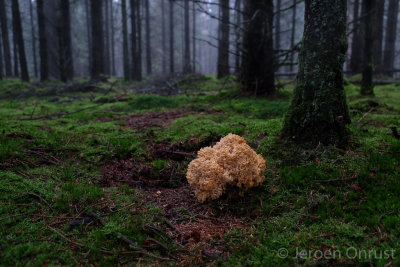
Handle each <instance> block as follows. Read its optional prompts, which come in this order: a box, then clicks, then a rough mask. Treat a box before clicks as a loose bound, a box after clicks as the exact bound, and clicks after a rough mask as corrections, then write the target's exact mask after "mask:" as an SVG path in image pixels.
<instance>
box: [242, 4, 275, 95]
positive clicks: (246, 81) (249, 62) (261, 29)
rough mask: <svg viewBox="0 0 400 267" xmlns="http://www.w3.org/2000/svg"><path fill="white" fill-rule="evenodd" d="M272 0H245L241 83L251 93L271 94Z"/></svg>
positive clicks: (272, 78)
mask: <svg viewBox="0 0 400 267" xmlns="http://www.w3.org/2000/svg"><path fill="white" fill-rule="evenodd" d="M273 10H274V6H273V1H272V0H267V1H266V0H248V1H247V2H246V4H245V10H244V14H245V15H244V19H243V24H244V28H245V32H244V36H243V56H242V68H241V70H242V72H241V79H240V80H241V83H242V86H243V91H246V92H249V93H252V94H253V95H255V96H273V95H275V85H274V82H275V74H274V69H275V68H274V50H273V29H272V25H273Z"/></svg>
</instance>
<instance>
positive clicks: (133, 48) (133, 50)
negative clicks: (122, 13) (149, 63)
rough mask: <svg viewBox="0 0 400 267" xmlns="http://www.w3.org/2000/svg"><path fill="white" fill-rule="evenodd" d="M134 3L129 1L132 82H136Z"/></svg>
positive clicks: (133, 0) (134, 1)
mask: <svg viewBox="0 0 400 267" xmlns="http://www.w3.org/2000/svg"><path fill="white" fill-rule="evenodd" d="M136 1H137V0H131V1H130V3H131V30H132V34H131V51H132V52H131V54H132V64H131V66H132V70H131V71H132V73H131V77H132V79H133V80H138V75H137V73H138V59H137V38H136V37H137V29H136V25H137V24H136Z"/></svg>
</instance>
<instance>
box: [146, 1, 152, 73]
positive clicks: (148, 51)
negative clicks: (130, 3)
mask: <svg viewBox="0 0 400 267" xmlns="http://www.w3.org/2000/svg"><path fill="white" fill-rule="evenodd" d="M149 1H150V0H145V10H146V73H147V75H151V73H152V69H153V67H152V64H151V34H150V7H149Z"/></svg>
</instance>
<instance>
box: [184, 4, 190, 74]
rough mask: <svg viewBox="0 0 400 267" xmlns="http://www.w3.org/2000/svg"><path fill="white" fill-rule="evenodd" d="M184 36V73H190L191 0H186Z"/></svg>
mask: <svg viewBox="0 0 400 267" xmlns="http://www.w3.org/2000/svg"><path fill="white" fill-rule="evenodd" d="M184 1H185V3H184V26H185V30H184V36H185V42H184V43H185V49H184V53H185V54H184V58H183V73H190V72H191V71H192V68H191V66H190V26H189V0H184Z"/></svg>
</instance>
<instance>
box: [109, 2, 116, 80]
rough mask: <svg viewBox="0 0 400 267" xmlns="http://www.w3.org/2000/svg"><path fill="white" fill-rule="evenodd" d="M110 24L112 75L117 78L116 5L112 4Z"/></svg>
mask: <svg viewBox="0 0 400 267" xmlns="http://www.w3.org/2000/svg"><path fill="white" fill-rule="evenodd" d="M110 23H111V75H112V76H115V75H116V71H115V40H114V39H115V29H114V5H113V1H111V2H110Z"/></svg>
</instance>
